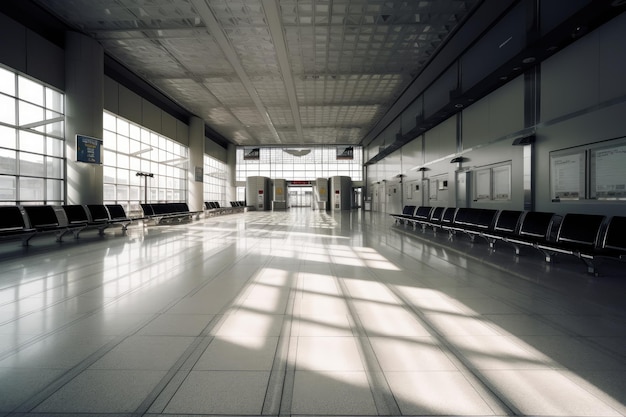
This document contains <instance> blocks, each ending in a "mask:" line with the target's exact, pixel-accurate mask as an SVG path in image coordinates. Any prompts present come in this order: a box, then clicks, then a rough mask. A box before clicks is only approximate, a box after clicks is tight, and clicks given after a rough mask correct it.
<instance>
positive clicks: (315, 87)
mask: <svg viewBox="0 0 626 417" xmlns="http://www.w3.org/2000/svg"><path fill="white" fill-rule="evenodd" d="M36 1H37V2H38V3H39V4H40V5H41V6H42V7H44V8H46V9H48V10H49V11H51V12H52V13H53V14H55V15H57V16H58V17H59V18H61V19H62V20H63V21H65V22H66V23H67V24H68V25H70V26H72V27H74V28H75V29H77V30H80V31H82V32H84V33H86V34H88V35H90V36H93V37H94V38H95V39H97V40H98V41H99V42H100V43H101V44H102V45H103V47H104V49H105V51H106V52H107V53H108V54H110V55H111V56H112V57H114V58H115V59H116V60H118V61H119V62H121V63H122V64H123V65H125V66H127V67H128V68H129V69H131V70H132V71H133V72H135V73H137V74H138V75H139V76H140V77H142V78H144V79H145V80H146V81H147V82H149V83H151V84H152V85H154V86H155V87H156V88H158V89H159V90H161V91H163V92H164V93H165V94H166V95H168V96H170V97H171V98H172V99H173V100H174V101H176V102H178V103H179V104H181V105H182V106H183V107H185V108H187V109H188V110H189V111H190V112H192V113H194V114H197V115H198V116H199V117H202V118H203V119H204V120H205V121H206V123H207V124H208V125H209V126H211V127H212V128H213V129H214V130H215V131H217V132H219V133H220V134H222V135H223V136H224V137H226V138H227V139H229V140H231V141H232V142H233V143H235V144H241V145H274V144H302V145H305V144H322V143H324V144H358V143H359V142H360V141H361V139H362V138H363V137H364V135H365V134H366V133H367V132H368V131H369V130H370V129H371V128H372V127H373V126H374V125H375V123H376V122H377V121H378V120H379V119H380V118H381V117H382V116H383V115H384V114H385V112H386V111H387V110H388V109H389V107H390V106H391V105H392V104H393V103H394V101H395V100H396V99H397V97H398V96H399V94H400V93H401V92H402V91H403V90H404V89H405V88H406V87H407V85H408V84H409V83H410V82H411V80H412V79H413V78H414V77H415V76H416V74H417V73H418V72H419V71H420V69H421V68H422V67H423V65H424V64H425V63H426V62H427V61H428V59H429V58H430V57H431V55H432V54H433V52H434V51H435V50H436V49H437V48H438V47H439V46H440V44H441V43H442V41H444V40H445V39H446V37H447V36H448V35H449V34H450V32H451V31H452V30H453V29H454V28H455V26H456V25H457V24H458V22H459V21H461V20H462V19H463V17H464V16H465V15H466V14H467V13H468V12H469V11H470V10H471V9H472V7H474V6H475V5H476V4H477V3H478V0H466V1H463V0H404V1H400V0H99V1H93V0H36Z"/></svg>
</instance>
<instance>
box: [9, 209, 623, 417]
mask: <svg viewBox="0 0 626 417" xmlns="http://www.w3.org/2000/svg"><path fill="white" fill-rule="evenodd" d="M15 245H19V244H16V243H15V242H2V243H0V246H1V247H0V416H5V415H7V416H8V415H20V414H22V415H41V416H54V415H68V414H71V415H102V414H106V415H107V416H114V417H115V416H123V415H124V416H126V415H130V414H132V415H270V416H271V415H274V416H278V415H352V416H359V415H362V416H373V415H387V416H389V415H424V416H425V415H429V416H432V415H441V416H444V415H445V416H468V415H480V416H505V415H507V416H508V415H533V416H624V415H626V302H625V301H624V300H626V299H624V296H623V294H626V291H624V290H625V289H626V280H623V279H618V278H615V277H606V278H605V279H603V278H602V277H600V278H593V279H592V278H590V277H588V276H586V274H585V273H584V268H581V267H580V265H576V264H574V263H572V262H569V261H567V260H564V261H562V262H560V263H558V264H555V265H552V266H549V267H548V266H546V265H545V264H544V263H543V262H542V260H541V258H539V257H533V256H532V255H529V256H526V257H523V258H522V257H520V258H515V257H514V256H513V254H512V251H511V252H507V251H506V250H502V251H499V252H498V253H491V252H489V251H488V250H487V248H486V245H481V244H479V243H476V244H471V243H469V242H463V241H462V240H460V241H458V242H447V241H446V240H445V239H442V238H441V236H432V235H428V234H422V233H421V231H417V232H415V231H412V230H409V229H406V228H404V227H402V226H397V225H394V224H393V220H392V219H390V218H389V216H387V215H383V214H376V213H370V212H343V213H324V212H319V211H311V210H309V209H291V210H289V211H284V212H248V213H243V214H233V215H224V216H215V217H211V218H206V219H201V220H199V221H195V222H193V223H190V224H185V225H176V226H164V227H155V226H152V227H147V228H144V227H143V226H138V227H132V228H130V229H129V232H128V234H127V235H122V234H121V232H120V231H116V230H111V231H108V232H107V234H106V236H104V237H98V236H97V235H96V232H94V233H93V234H89V233H88V232H85V233H84V234H81V238H80V239H79V240H76V241H72V240H68V241H67V242H64V243H63V244H61V245H59V244H57V243H55V242H54V241H53V240H52V239H50V240H49V241H47V240H46V239H45V238H42V239H38V240H37V242H36V244H35V243H34V244H33V246H32V247H30V248H26V249H23V248H17V247H16V246H15ZM616 292H617V294H618V295H616ZM619 294H621V296H619ZM620 297H621V298H620ZM620 300H621V301H620Z"/></svg>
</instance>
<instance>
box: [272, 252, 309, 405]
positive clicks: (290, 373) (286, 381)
mask: <svg viewBox="0 0 626 417" xmlns="http://www.w3.org/2000/svg"><path fill="white" fill-rule="evenodd" d="M300 265H301V266H302V265H304V262H301V264H300ZM301 274H302V271H301V270H300V271H299V272H298V274H297V280H296V285H295V288H294V289H293V290H294V297H293V306H292V314H291V327H290V329H289V333H290V334H289V338H288V339H287V340H286V341H285V342H286V343H287V350H286V352H285V371H284V376H283V387H282V391H281V396H280V402H279V405H278V406H279V408H278V413H277V414H278V415H279V416H288V415H291V411H292V407H293V392H294V388H295V379H296V364H297V360H298V344H299V341H300V337H299V333H300V321H299V315H298V314H296V312H295V307H296V304H295V303H296V300H297V299H300V300H301V299H302V290H303V287H304V279H303V277H302V275H301ZM272 411H276V410H275V409H274V410H272Z"/></svg>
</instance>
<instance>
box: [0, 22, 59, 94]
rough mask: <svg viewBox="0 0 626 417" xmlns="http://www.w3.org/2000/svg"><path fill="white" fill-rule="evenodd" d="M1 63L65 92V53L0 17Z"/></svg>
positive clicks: (31, 32)
mask: <svg viewBox="0 0 626 417" xmlns="http://www.w3.org/2000/svg"><path fill="white" fill-rule="evenodd" d="M0 39H2V40H3V41H2V42H0V64H3V65H6V66H7V67H10V68H12V69H14V70H17V71H20V72H22V73H24V74H26V75H29V76H31V77H33V78H36V79H37V80H39V81H42V82H44V83H46V84H49V85H51V86H52V87H55V88H58V89H59V90H65V51H64V50H63V49H62V48H60V47H59V46H57V45H56V44H54V43H52V42H50V41H48V40H47V39H45V38H43V37H42V36H40V35H39V34H37V33H35V32H33V31H32V30H30V29H27V28H26V27H25V26H23V25H21V24H20V23H17V22H16V21H15V20H13V19H11V18H9V17H7V16H5V15H3V14H0Z"/></svg>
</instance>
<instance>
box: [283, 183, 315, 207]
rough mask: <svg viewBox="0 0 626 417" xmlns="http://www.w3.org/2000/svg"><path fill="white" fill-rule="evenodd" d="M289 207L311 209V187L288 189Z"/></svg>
mask: <svg viewBox="0 0 626 417" xmlns="http://www.w3.org/2000/svg"><path fill="white" fill-rule="evenodd" d="M288 193H289V201H288V204H289V207H311V204H312V203H313V187H289V189H288Z"/></svg>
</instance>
